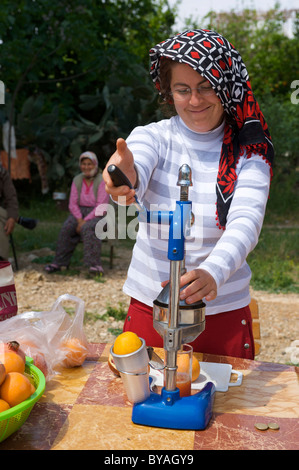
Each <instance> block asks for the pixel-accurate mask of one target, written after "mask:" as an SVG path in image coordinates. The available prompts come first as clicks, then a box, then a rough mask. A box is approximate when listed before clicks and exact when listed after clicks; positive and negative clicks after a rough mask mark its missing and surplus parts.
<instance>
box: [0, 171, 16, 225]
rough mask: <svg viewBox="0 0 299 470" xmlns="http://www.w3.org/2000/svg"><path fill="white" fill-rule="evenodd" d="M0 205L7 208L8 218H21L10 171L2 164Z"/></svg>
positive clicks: (0, 172)
mask: <svg viewBox="0 0 299 470" xmlns="http://www.w3.org/2000/svg"><path fill="white" fill-rule="evenodd" d="M0 206H1V207H3V208H4V209H6V210H7V218H8V219H9V218H10V217H12V218H13V219H15V220H16V221H17V220H18V218H19V204H18V197H17V192H16V189H15V187H14V184H13V182H12V180H11V177H10V176H9V173H8V171H7V170H6V169H5V168H3V167H2V166H0Z"/></svg>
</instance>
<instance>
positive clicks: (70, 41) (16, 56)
mask: <svg viewBox="0 0 299 470" xmlns="http://www.w3.org/2000/svg"><path fill="white" fill-rule="evenodd" d="M173 22H174V16H173V15H172V13H171V10H170V9H169V7H168V4H167V0H157V1H150V0H103V1H99V0H84V2H82V0H61V1H59V2H52V0H2V1H1V6H0V37H1V44H0V48H1V49H0V50H1V69H0V73H1V75H0V79H1V80H2V81H3V82H4V83H5V85H6V92H7V95H10V96H7V98H6V101H7V116H2V120H3V119H6V118H8V119H9V122H10V129H11V126H12V125H14V124H15V123H16V120H15V117H16V114H17V113H18V112H20V110H21V109H22V105H23V103H24V102H25V100H26V99H27V98H28V97H29V96H37V95H39V94H40V93H43V95H44V112H45V113H47V112H48V113H51V111H52V108H53V106H58V109H59V119H60V122H61V124H63V123H64V122H65V121H66V120H67V119H70V118H72V117H74V116H76V114H77V113H78V109H79V108H78V104H79V99H78V97H79V96H80V95H82V94H88V93H89V94H90V93H93V92H96V90H97V89H98V90H101V89H102V88H103V87H104V86H105V83H106V82H107V80H109V77H110V76H115V75H117V74H118V75H119V76H120V77H121V78H122V80H123V82H124V83H125V82H126V80H128V78H129V76H130V75H131V74H132V72H133V70H134V66H135V64H143V65H144V63H145V60H146V59H145V57H146V56H147V54H148V49H149V48H150V46H152V44H153V43H155V42H158V41H159V40H160V39H162V31H163V37H164V34H165V33H168V32H170V29H171V26H172V24H173ZM2 115H3V112H2ZM9 142H10V139H9Z"/></svg>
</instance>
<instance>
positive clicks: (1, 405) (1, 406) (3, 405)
mask: <svg viewBox="0 0 299 470" xmlns="http://www.w3.org/2000/svg"><path fill="white" fill-rule="evenodd" d="M9 408H10V406H9V404H8V403H7V401H4V400H2V399H1V398H0V413H1V411H7V410H9Z"/></svg>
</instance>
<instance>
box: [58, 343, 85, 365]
mask: <svg viewBox="0 0 299 470" xmlns="http://www.w3.org/2000/svg"><path fill="white" fill-rule="evenodd" d="M61 347H62V349H63V351H64V352H65V359H64V360H63V362H62V365H63V366H64V367H76V366H81V365H82V364H83V362H84V361H85V359H86V357H87V348H86V347H85V346H84V344H83V343H82V341H80V340H79V339H78V338H69V339H66V340H65V341H63V343H62V345H61Z"/></svg>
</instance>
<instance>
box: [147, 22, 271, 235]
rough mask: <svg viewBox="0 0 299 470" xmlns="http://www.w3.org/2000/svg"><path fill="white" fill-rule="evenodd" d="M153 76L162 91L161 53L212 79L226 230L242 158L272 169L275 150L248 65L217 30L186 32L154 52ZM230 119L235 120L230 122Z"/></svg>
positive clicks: (220, 215) (221, 222)
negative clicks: (218, 106) (218, 108)
mask: <svg viewBox="0 0 299 470" xmlns="http://www.w3.org/2000/svg"><path fill="white" fill-rule="evenodd" d="M149 54H150V60H151V69H150V74H151V77H152V79H153V81H154V83H155V85H156V88H157V89H158V90H159V91H160V77H159V75H160V60H161V58H162V57H165V58H168V59H172V60H174V61H176V62H179V63H182V64H188V65H190V67H192V68H193V69H194V70H196V72H198V73H199V74H200V75H202V76H203V77H204V78H206V79H207V80H209V82H210V83H211V85H212V87H213V88H214V90H215V92H216V94H217V96H218V97H219V98H220V100H221V103H222V106H223V108H224V111H225V112H226V113H227V114H228V115H229V116H230V119H228V120H226V124H225V130H224V139H223V144H222V150H221V157H220V162H219V169H218V175H217V184H216V192H217V211H216V215H217V217H216V220H217V225H218V226H219V228H223V229H224V228H225V225H226V218H227V213H228V210H229V206H230V203H231V200H232V197H233V193H234V187H235V183H236V180H237V174H236V171H235V168H236V165H237V163H238V159H239V157H240V156H241V155H243V154H244V153H246V154H247V158H250V157H251V155H252V154H257V155H260V156H261V157H262V158H263V159H264V160H266V161H267V163H268V164H269V165H270V168H271V175H272V164H273V158H274V151H273V145H272V140H271V136H270V133H269V130H268V126H267V124H266V121H265V119H264V116H263V114H262V112H261V110H260V108H259V105H258V103H257V101H256V99H255V97H254V95H253V92H252V90H251V85H250V82H249V76H248V72H247V69H246V66H245V64H244V62H243V60H242V58H241V56H240V54H239V52H238V51H237V50H236V49H235V48H234V46H233V45H232V44H231V43H230V42H229V41H228V40H227V39H225V38H224V37H223V36H221V35H220V34H218V33H217V32H215V31H209V30H204V29H195V30H187V31H184V32H183V33H181V34H178V35H175V36H173V37H171V38H169V39H167V40H165V41H163V42H161V43H159V44H157V45H156V46H155V47H153V48H152V49H151V50H150V53H149ZM229 122H232V123H233V124H229Z"/></svg>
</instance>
